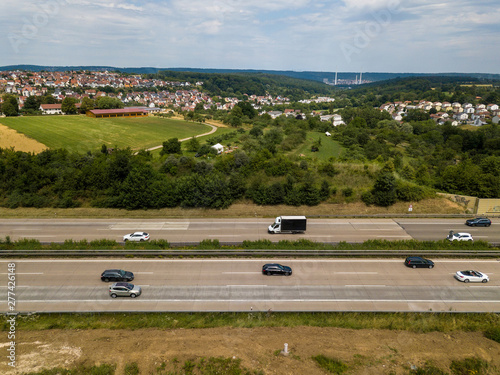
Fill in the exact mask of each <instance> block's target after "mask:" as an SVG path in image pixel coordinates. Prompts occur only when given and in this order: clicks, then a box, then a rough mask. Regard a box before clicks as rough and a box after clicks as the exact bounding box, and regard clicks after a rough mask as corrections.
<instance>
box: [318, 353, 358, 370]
mask: <svg viewBox="0 0 500 375" xmlns="http://www.w3.org/2000/svg"><path fill="white" fill-rule="evenodd" d="M312 359H313V360H314V361H316V363H317V364H318V366H319V367H321V368H322V369H324V370H326V371H328V372H329V373H331V374H343V373H344V372H346V371H347V370H348V368H349V367H348V366H347V365H346V364H345V363H344V362H342V361H341V360H339V359H336V358H329V357H326V356H324V355H322V354H320V355H317V356H315V357H312Z"/></svg>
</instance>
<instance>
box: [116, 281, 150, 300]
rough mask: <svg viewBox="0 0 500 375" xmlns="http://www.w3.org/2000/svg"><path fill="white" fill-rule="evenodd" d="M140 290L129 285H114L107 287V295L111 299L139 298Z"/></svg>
mask: <svg viewBox="0 0 500 375" xmlns="http://www.w3.org/2000/svg"><path fill="white" fill-rule="evenodd" d="M141 293H142V289H141V287H140V286H137V285H134V284H130V283H114V284H112V285H110V286H109V295H110V297H111V298H116V297H131V298H135V297H138V296H140V295H141Z"/></svg>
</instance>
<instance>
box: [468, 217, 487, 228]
mask: <svg viewBox="0 0 500 375" xmlns="http://www.w3.org/2000/svg"><path fill="white" fill-rule="evenodd" d="M465 225H468V226H469V227H489V226H490V225H491V220H490V219H488V218H487V217H476V218H475V219H469V220H466V221H465Z"/></svg>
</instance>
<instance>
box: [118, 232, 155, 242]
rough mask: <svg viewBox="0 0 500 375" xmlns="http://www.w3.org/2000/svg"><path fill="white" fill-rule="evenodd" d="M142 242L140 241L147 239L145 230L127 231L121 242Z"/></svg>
mask: <svg viewBox="0 0 500 375" xmlns="http://www.w3.org/2000/svg"><path fill="white" fill-rule="evenodd" d="M127 241H131V242H142V241H149V233H146V232H134V233H129V234H126V235H125V236H123V242H127Z"/></svg>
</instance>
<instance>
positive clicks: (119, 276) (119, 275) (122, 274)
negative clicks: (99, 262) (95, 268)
mask: <svg viewBox="0 0 500 375" xmlns="http://www.w3.org/2000/svg"><path fill="white" fill-rule="evenodd" d="M101 280H102V281H105V282H108V281H132V280H134V274H133V273H132V272H128V271H124V270H106V271H104V272H103V273H102V274H101Z"/></svg>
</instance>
